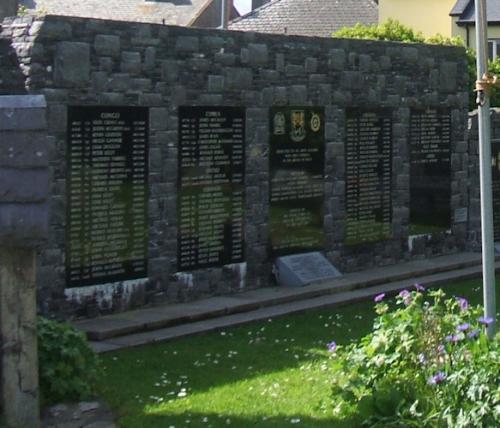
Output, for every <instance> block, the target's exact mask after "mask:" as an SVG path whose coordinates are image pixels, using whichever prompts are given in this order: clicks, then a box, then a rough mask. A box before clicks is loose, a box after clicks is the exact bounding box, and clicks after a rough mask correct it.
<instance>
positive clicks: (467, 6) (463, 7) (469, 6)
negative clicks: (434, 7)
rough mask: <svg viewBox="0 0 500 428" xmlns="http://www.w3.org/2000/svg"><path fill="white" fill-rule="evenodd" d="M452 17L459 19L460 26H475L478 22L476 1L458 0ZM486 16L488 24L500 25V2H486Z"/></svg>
mask: <svg viewBox="0 0 500 428" xmlns="http://www.w3.org/2000/svg"><path fill="white" fill-rule="evenodd" d="M450 15H451V16H458V17H459V18H458V21H457V23H458V24H474V22H475V21H476V10H475V7H474V0H458V1H457V3H456V4H455V6H454V7H453V9H452V10H451V12H450ZM486 15H487V18H488V23H490V24H492V23H497V24H500V0H486Z"/></svg>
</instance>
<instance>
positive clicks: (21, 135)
mask: <svg viewBox="0 0 500 428" xmlns="http://www.w3.org/2000/svg"><path fill="white" fill-rule="evenodd" d="M47 146H48V144H47V137H46V135H45V133H44V132H37V131H19V132H4V131H0V167H10V168H32V167H35V168H40V167H48V165H49V156H48V155H49V154H48V147H47Z"/></svg>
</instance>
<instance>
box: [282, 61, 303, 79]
mask: <svg viewBox="0 0 500 428" xmlns="http://www.w3.org/2000/svg"><path fill="white" fill-rule="evenodd" d="M285 74H286V75H287V76H288V77H298V76H303V75H304V74H305V70H304V66H302V65H295V64H287V66H286V67H285Z"/></svg>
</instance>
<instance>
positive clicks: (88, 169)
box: [66, 106, 149, 287]
mask: <svg viewBox="0 0 500 428" xmlns="http://www.w3.org/2000/svg"><path fill="white" fill-rule="evenodd" d="M148 117H149V111H148V109H147V108H144V107H113V106H106V107H102V106H94V107H90V106H74V107H68V179H67V180H68V181H67V207H68V209H67V229H66V230H67V231H66V286H67V287H81V286H87V285H95V284H103V283H108V282H114V281H123V280H129V279H137V278H144V277H146V276H147V251H148V217H147V201H148V197H147V195H148V129H149V125H148Z"/></svg>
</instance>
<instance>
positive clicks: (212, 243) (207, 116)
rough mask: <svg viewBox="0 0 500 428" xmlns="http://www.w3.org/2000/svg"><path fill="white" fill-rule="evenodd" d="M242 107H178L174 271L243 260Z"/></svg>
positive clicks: (243, 135)
mask: <svg viewBox="0 0 500 428" xmlns="http://www.w3.org/2000/svg"><path fill="white" fill-rule="evenodd" d="M244 175H245V109H244V108H239V107H179V180H178V196H177V197H178V202H177V209H178V216H177V218H178V221H179V231H178V242H177V247H178V252H177V257H178V270H179V271H185V270H192V269H199V268H205V267H210V266H222V265H225V264H231V263H238V262H241V261H243V260H244V253H243V252H244V230H243V228H244V192H245V189H244V181H245V176H244Z"/></svg>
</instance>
